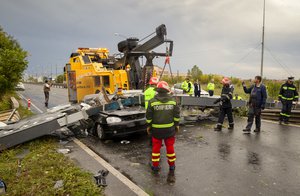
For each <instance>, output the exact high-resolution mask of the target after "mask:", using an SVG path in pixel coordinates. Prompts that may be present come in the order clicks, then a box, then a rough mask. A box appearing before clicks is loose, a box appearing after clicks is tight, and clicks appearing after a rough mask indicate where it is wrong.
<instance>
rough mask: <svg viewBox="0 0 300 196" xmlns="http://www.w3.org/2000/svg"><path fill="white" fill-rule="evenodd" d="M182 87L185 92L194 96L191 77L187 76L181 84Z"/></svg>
mask: <svg viewBox="0 0 300 196" xmlns="http://www.w3.org/2000/svg"><path fill="white" fill-rule="evenodd" d="M181 88H182V90H183V93H184V94H188V95H190V96H193V94H194V85H193V84H192V82H191V81H190V78H189V77H186V78H185V80H184V81H183V83H182V84H181Z"/></svg>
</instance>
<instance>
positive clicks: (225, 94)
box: [221, 94, 230, 99]
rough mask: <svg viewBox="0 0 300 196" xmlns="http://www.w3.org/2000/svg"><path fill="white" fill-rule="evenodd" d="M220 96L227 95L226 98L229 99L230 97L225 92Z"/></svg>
mask: <svg viewBox="0 0 300 196" xmlns="http://www.w3.org/2000/svg"><path fill="white" fill-rule="evenodd" d="M221 96H225V97H227V99H230V97H229V96H228V95H226V94H222V95H221Z"/></svg>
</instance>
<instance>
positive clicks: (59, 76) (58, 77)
mask: <svg viewBox="0 0 300 196" xmlns="http://www.w3.org/2000/svg"><path fill="white" fill-rule="evenodd" d="M63 81H64V74H60V75H58V76H57V77H56V78H55V82H56V83H63Z"/></svg>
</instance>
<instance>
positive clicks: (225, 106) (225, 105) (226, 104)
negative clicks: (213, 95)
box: [214, 77, 234, 131]
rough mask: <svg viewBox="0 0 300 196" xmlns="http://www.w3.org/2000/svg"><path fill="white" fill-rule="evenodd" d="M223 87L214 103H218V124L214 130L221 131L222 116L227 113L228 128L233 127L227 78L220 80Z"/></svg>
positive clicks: (230, 92) (230, 95)
mask: <svg viewBox="0 0 300 196" xmlns="http://www.w3.org/2000/svg"><path fill="white" fill-rule="evenodd" d="M222 84H223V88H222V92H221V98H219V99H217V100H216V101H215V102H214V104H217V103H220V113H219V120H218V124H217V125H216V127H215V131H221V130H222V125H223V122H224V118H225V116H226V115H227V118H228V122H229V126H228V129H233V128H234V122H233V116H232V105H231V101H230V100H231V99H232V89H231V88H230V80H229V78H226V77H225V78H223V80H222Z"/></svg>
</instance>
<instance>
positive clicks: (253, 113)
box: [246, 106, 261, 129]
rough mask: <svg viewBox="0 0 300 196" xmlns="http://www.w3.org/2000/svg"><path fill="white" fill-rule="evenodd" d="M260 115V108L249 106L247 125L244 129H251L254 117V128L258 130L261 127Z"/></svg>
mask: <svg viewBox="0 0 300 196" xmlns="http://www.w3.org/2000/svg"><path fill="white" fill-rule="evenodd" d="M260 115H261V108H257V107H253V106H250V107H249V111H248V124H247V126H246V129H251V127H252V125H253V121H254V117H255V126H256V128H257V129H260V127H261V119H260Z"/></svg>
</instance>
